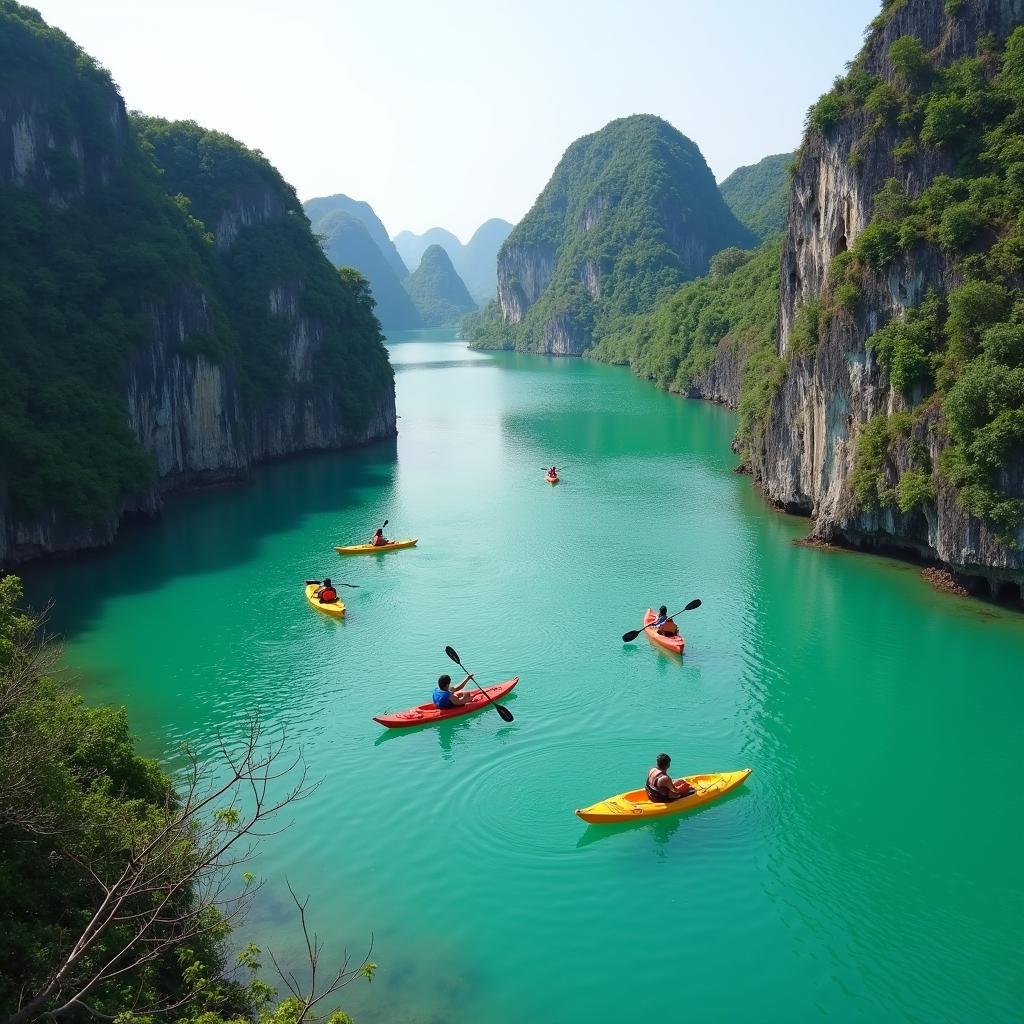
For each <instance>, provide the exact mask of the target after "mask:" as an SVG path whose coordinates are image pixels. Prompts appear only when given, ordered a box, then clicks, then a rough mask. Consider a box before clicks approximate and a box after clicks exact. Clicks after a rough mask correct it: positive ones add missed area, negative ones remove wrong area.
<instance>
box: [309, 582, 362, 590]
mask: <svg viewBox="0 0 1024 1024" xmlns="http://www.w3.org/2000/svg"><path fill="white" fill-rule="evenodd" d="M321 583H323V580H306V586H307V587H312V586H317V587H319V586H320V584H321ZM331 586H332V587H354V588H355V589H356V590H358V589H359V584H358V583H336V582H335V581H334V580H331Z"/></svg>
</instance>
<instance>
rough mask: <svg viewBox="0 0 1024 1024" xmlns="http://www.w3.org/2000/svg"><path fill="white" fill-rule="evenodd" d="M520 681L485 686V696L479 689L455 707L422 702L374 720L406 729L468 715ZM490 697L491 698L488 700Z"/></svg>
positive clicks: (376, 717)
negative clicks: (441, 706)
mask: <svg viewBox="0 0 1024 1024" xmlns="http://www.w3.org/2000/svg"><path fill="white" fill-rule="evenodd" d="M518 682H519V676H514V677H513V678H512V679H506V680H505V682H503V683H495V685H494V686H485V687H484V693H486V694H487V697H485V696H484V694H483V693H481V692H480V691H479V690H474V691H473V696H472V697H471V698H470V699H469V700H468V701H466V703H465V704H460V705H459V706H458V707H455V708H439V707H435V706H434V705H433V704H432V703H431V704H420V705H419V706H418V707H415V708H409V710H408V711H396V712H395V713H394V714H391V715H374V716H373V720H374V721H375V722H380V724H381V725H383V726H386V727H387V728H388V729H405V728H408V727H409V726H410V725H431V724H433V723H434V722H441V721H444V719H446V718H458V717H459V715H468V714H470V713H471V712H473V711H480V710H481V709H483V708H485V707H487V706H488V704H490V703H491V701H495V700H500V699H501V698H502V697H504V696H505V694H506V693H508V692H509V691H510V690H511V689H512V687H514V686H515V685H516V683H518ZM488 698H490V700H488Z"/></svg>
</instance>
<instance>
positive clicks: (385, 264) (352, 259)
mask: <svg viewBox="0 0 1024 1024" xmlns="http://www.w3.org/2000/svg"><path fill="white" fill-rule="evenodd" d="M316 232H317V234H318V235H319V237H320V240H321V243H322V245H323V250H324V253H325V254H326V255H327V258H328V259H329V260H330V261H331V263H333V264H334V265H335V266H336V267H354V268H355V269H356V270H358V271H359V273H360V274H362V275H363V276H364V277H365V278H366V280H367V281H368V282H369V284H370V291H371V292H372V293H373V301H374V303H375V306H376V309H377V316H378V317H379V318H380V322H381V323H382V324H383V325H384V326H385V327H387V328H392V329H396V330H402V331H404V330H412V329H414V328H416V327H419V326H421V320H420V316H419V313H418V312H417V310H416V307H415V306H414V305H413V302H412V300H411V299H410V298H409V295H408V293H407V292H406V290H405V289H404V288H403V287H402V279H403V278H404V277H405V274H403V275H402V276H401V277H400V276H399V275H398V274H396V273H395V272H394V270H393V269H392V267H391V263H390V261H389V260H388V259H387V257H386V256H385V255H384V253H382V252H381V251H380V249H379V248H378V246H377V244H376V243H375V242H374V240H373V238H372V237H371V236H370V233H369V231H368V230H367V228H366V225H365V224H364V223H363V221H361V220H360V219H359V218H358V217H355V216H354V215H353V214H351V213H348V212H347V211H345V210H331V211H330V212H329V213H325V214H324V215H323V216H322V217H321V218H320V219H319V221H318V222H317V225H316Z"/></svg>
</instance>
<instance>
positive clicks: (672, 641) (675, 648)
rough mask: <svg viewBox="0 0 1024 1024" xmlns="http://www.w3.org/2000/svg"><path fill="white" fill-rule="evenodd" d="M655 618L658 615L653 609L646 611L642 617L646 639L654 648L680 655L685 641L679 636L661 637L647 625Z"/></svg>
mask: <svg viewBox="0 0 1024 1024" xmlns="http://www.w3.org/2000/svg"><path fill="white" fill-rule="evenodd" d="M657 617H658V613H657V612H656V611H655V610H654V609H653V608H648V609H647V614H646V615H645V616H644V626H645V627H646V628H645V629H644V632H645V633H646V634H647V639H648V640H650V641H651V643H652V644H654V645H655V646H656V647H661V648H663V649H664V650H666V651H671V652H672V653H673V654H682V653H683V648H684V647H685V646H686V641H685V640H684V639H683V638H682V637H681V636H662V635H661V634H660V633H659V632H658V631H657V630H656V629H655V628H654V627H653V626H651V625H648V623H651V622H653V621H654V620H655V619H656V618H657Z"/></svg>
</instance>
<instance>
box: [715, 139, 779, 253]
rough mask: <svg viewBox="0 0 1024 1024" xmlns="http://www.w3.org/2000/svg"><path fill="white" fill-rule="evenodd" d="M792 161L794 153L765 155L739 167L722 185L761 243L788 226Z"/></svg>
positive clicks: (733, 207)
mask: <svg viewBox="0 0 1024 1024" xmlns="http://www.w3.org/2000/svg"><path fill="white" fill-rule="evenodd" d="M792 159H793V154H792V153H779V154H777V155H775V156H766V157H765V158H764V159H763V160H759V161H758V162H757V163H756V164H753V165H751V166H749V167H738V168H737V169H736V170H735V171H733V172H732V174H730V175H729V177H728V178H726V179H725V180H724V181H723V182H722V184H721V185H720V186H719V190H720V191H721V193H722V198H723V199H724V200H725V201H726V203H727V204H728V206H729V209H730V210H732V212H733V213H734V214H736V217H737V219H738V220H739V221H740V222H741V223H742V224H744V225H746V226H747V227H748V228H750V230H751V231H753V232H754V234H755V235H757V237H758V238H760V239H761V241H762V242H763V241H765V240H766V239H768V238H771V237H773V236H774V235H777V234H778V233H779V232H780V231H782V230H784V229H785V227H786V214H787V213H788V211H789V178H788V176H787V174H786V169H787V167H788V166H789V163H790V161H791V160H792Z"/></svg>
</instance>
